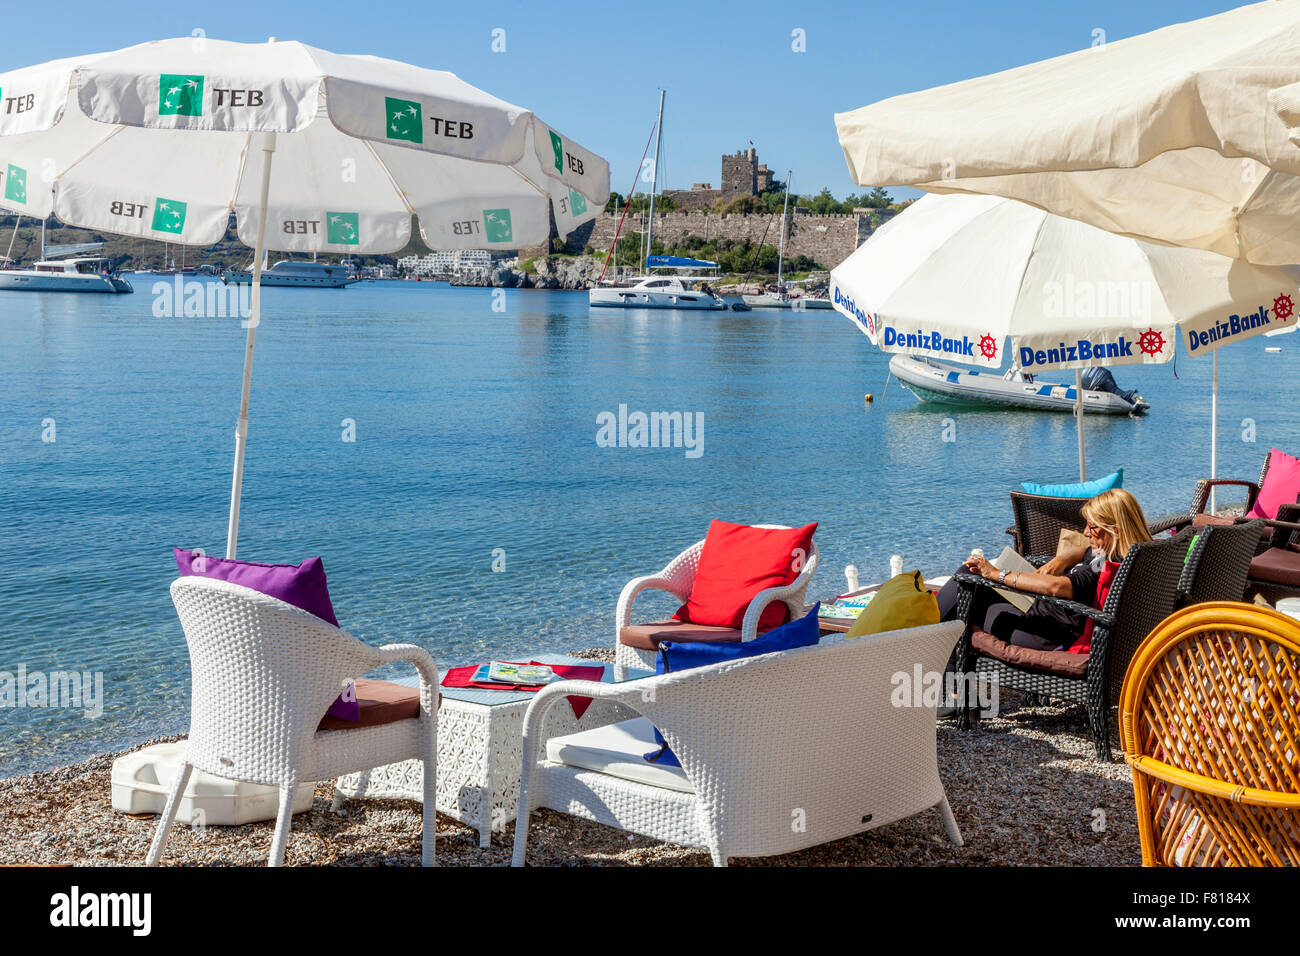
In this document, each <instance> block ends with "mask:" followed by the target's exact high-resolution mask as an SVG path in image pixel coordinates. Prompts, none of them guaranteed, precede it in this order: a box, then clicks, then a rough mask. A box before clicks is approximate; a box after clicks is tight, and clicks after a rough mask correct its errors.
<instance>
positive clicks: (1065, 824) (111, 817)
mask: <svg viewBox="0 0 1300 956" xmlns="http://www.w3.org/2000/svg"><path fill="white" fill-rule="evenodd" d="M580 653H581V656H585V657H591V658H597V659H603V658H607V657H609V656H610V652H609V651H608V650H604V649H602V650H597V651H588V652H580ZM166 739H176V738H166ZM157 742H159V741H147V742H146V743H143V744H140V745H139V747H144V746H148V745H149V744H152V743H157ZM139 747H135V748H131V749H132V750H135V749H139ZM938 749H939V770H940V774H941V776H942V778H943V781H944V785H945V787H946V789H947V792H948V798H949V800H950V802H951V803H952V807H953V812H954V813H955V814H956V817H957V821H958V824H959V825H960V826H961V829H962V834H963V837H964V838H965V846H963V847H957V846H954V845H953V844H951V843H949V842H948V841H947V840H946V839H945V838H944V837H943V827H942V824H941V823H940V821H939V815H938V813H937V812H936V811H934V810H930V811H926V812H925V813H920V814H917V815H916V816H914V817H910V818H908V819H905V820H901V821H899V822H897V823H893V824H890V825H889V826H885V827H881V828H880V829H878V830H872V831H870V832H868V833H862V834H859V835H857V836H853V837H848V838H846V839H843V840H837V841H835V842H834V843H828V844H825V845H823V846H818V847H812V848H810V849H807V850H802V851H800V852H798V853H790V854H787V855H785V856H779V857H765V858H761V859H752V860H751V859H739V860H735V861H733V863H734V864H736V865H751V866H954V865H957V866H1011V865H1016V866H1042V865H1057V866H1137V865H1138V864H1140V862H1141V852H1140V849H1139V845H1138V837H1137V822H1136V819H1135V817H1134V812H1133V784H1132V777H1131V775H1130V773H1129V769H1128V767H1127V765H1125V764H1124V763H1122V762H1121V763H1109V764H1103V763H1098V762H1097V761H1096V760H1095V759H1093V751H1092V741H1091V738H1090V735H1089V731H1088V722H1087V715H1086V713H1085V711H1084V709H1083V708H1082V707H1081V706H1077V705H1056V706H1050V705H1048V706H1030V705H1029V704H1027V703H1026V702H1025V701H1024V700H1023V699H1022V698H1020V697H1019V695H1016V694H1015V693H1014V692H1004V695H1003V699H1002V701H1001V709H1000V713H999V716H997V717H993V718H990V719H987V720H984V721H981V723H980V726H979V727H978V728H977V729H975V730H970V731H962V730H960V729H958V728H957V726H956V722H955V721H954V720H948V719H945V720H941V721H939V726H938ZM124 752H129V751H124ZM118 756H120V754H103V755H100V756H98V757H93V758H91V759H90V760H86V761H83V762H81V763H78V764H73V765H72V766H69V767H61V768H58V769H55V770H47V771H42V772H39V773H33V774H27V775H24V776H20V777H11V778H9V779H5V780H0V864H32V863H39V864H56V865H57V864H72V865H77V866H139V865H142V864H143V862H144V858H145V854H146V852H147V851H148V848H149V841H150V839H151V838H152V836H153V832H154V827H155V825H156V823H157V818H156V817H154V816H152V815H139V816H135V817H131V816H127V815H126V814H123V813H118V812H116V811H114V810H113V809H112V805H111V794H110V786H109V779H110V774H111V772H112V766H113V761H114V760H115V759H116V758H117V757H118ZM333 790H334V787H333V784H331V783H327V782H326V783H321V784H319V785H318V786H317V788H316V794H315V799H314V801H313V803H312V807H311V809H310V810H308V811H306V812H305V813H302V814H299V815H297V816H295V817H294V821H293V830H292V832H291V834H290V837H289V843H288V847H287V850H286V854H285V864H286V865H291V866H292V865H298V866H325V865H329V866H418V865H419V862H420V832H421V831H420V826H421V823H420V820H421V813H420V805H419V804H418V803H414V802H411V801H402V800H355V801H349V802H348V803H347V804H346V805H345V806H344V808H343V810H342V811H341V812H339V813H335V812H333V811H332V810H330V800H331V798H332V796H333ZM272 829H273V824H272V823H271V822H269V821H268V822H263V823H252V824H247V825H245V826H237V827H216V826H211V827H207V828H206V829H205V830H201V831H200V830H195V829H191V828H190V827H187V826H177V827H176V828H175V829H174V830H173V831H172V838H171V842H170V843H169V845H168V849H167V855H166V856H165V857H164V859H163V862H164V863H165V864H167V865H173V866H184V865H189V866H261V865H263V864H265V862H266V855H267V852H268V850H269V848H270V843H271V833H272ZM513 838H514V821H513V820H511V821H509V822H508V823H507V824H506V825H505V827H504V828H503V829H502V831H501V832H500V833H498V834H496V835H494V837H493V840H492V845H491V846H490V847H488V848H485V849H484V848H480V847H479V845H478V838H477V834H476V833H475V832H474V831H472V830H471V829H470V828H469V827H467V826H465V825H463V824H460V823H457V822H455V821H454V820H451V819H450V818H448V817H444V816H441V815H439V817H438V843H437V860H438V863H439V865H442V866H505V865H508V864H509V862H510V851H511V844H512V841H513ZM528 862H529V864H530V865H533V866H611V865H614V866H618V865H638V866H707V865H709V862H710V861H709V856H708V854H707V853H705V852H704V851H701V850H693V849H689V848H686V847H677V846H670V845H668V844H664V843H658V842H656V841H654V840H649V839H646V838H644V837H639V836H635V835H632V834H628V833H624V832H621V831H618V830H613V829H610V828H608V827H604V826H601V825H599V824H595V823H588V822H585V821H582V820H578V819H576V818H574V817H569V816H566V815H564V814H559V813H553V812H551V811H539V812H538V813H537V814H535V815H534V816H533V822H532V826H531V828H530V837H529V852H528Z"/></svg>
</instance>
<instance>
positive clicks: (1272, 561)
mask: <svg viewBox="0 0 1300 956" xmlns="http://www.w3.org/2000/svg"><path fill="white" fill-rule="evenodd" d="M1250 576H1251V577H1252V578H1254V579H1255V580H1257V581H1269V582H1272V583H1273V584H1285V585H1287V586H1289V587H1295V588H1300V554H1296V553H1295V552H1294V551H1288V550H1287V549H1286V548H1269V549H1268V550H1267V551H1265V552H1264V553H1263V554H1257V555H1255V558H1254V560H1253V561H1251V562H1250Z"/></svg>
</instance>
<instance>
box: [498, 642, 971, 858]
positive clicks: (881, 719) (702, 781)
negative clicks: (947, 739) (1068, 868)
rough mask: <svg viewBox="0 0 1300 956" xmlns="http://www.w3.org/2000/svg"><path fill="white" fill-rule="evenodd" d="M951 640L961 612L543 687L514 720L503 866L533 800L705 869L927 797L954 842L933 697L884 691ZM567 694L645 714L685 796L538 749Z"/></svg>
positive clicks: (524, 833)
mask: <svg viewBox="0 0 1300 956" xmlns="http://www.w3.org/2000/svg"><path fill="white" fill-rule="evenodd" d="M960 636H961V623H960V622H949V623H944V624H934V625H929V626H927V627H919V628H911V629H908V630H901V631H893V632H889V633H885V634H880V635H876V636H872V637H865V638H854V639H849V640H843V639H825V638H824V639H823V643H822V644H819V645H817V646H815V647H806V648H799V649H797V650H791V651H782V652H780V653H775V654H764V655H761V656H758V657H751V658H746V659H742V660H739V661H729V662H725V663H721V664H713V665H710V666H708V667H700V668H695V669H692V670H686V671H680V672H677V673H669V674H661V675H659V676H656V677H646V678H642V679H640V680H632V681H625V682H623V683H622V684H618V683H615V684H599V683H593V682H589V681H564V682H562V683H557V684H553V685H551V686H550V687H546V688H544V689H543V690H542V691H541V692H539V693H538V695H537V698H536V699H535V700H534V701H533V702H532V703H531V704H530V705H529V707H528V713H527V716H526V717H525V721H524V765H523V777H522V782H521V785H520V794H519V815H518V819H517V820H516V823H515V848H514V861H513V862H514V865H516V866H522V865H523V863H524V857H525V853H526V850H527V846H528V816H529V813H530V811H532V810H534V809H537V808H539V807H547V808H550V809H552V810H558V811H560V812H562V813H568V814H571V815H573V816H577V817H582V818H584V819H587V820H594V821H596V822H598V823H603V824H606V825H607V826H612V827H617V828H619V829H622V830H630V831H632V832H634V833H640V834H642V835H644V836H648V837H652V838H654V839H657V840H663V841H665V842H669V843H676V844H681V845H684V846H696V847H703V848H707V849H708V851H709V853H710V855H711V856H712V858H713V862H714V864H715V865H717V866H725V865H726V863H727V859H728V857H743V856H773V855H776V854H780V853H789V852H792V851H794V850H800V849H803V848H805V847H809V846H815V845H817V844H820V843H827V842H829V841H831V840H838V839H841V838H843V837H847V836H851V835H852V834H855V833H861V832H863V831H865V830H871V829H874V828H875V827H880V826H884V825H886V824H889V823H892V822H894V821H896V820H900V819H902V818H904V817H908V816H911V815H913V814H915V813H919V812H920V811H922V810H925V809H927V808H929V807H938V809H939V813H940V816H941V818H942V820H943V823H944V826H945V828H946V830H947V833H948V836H949V838H951V839H952V841H953V842H954V843H956V844H957V845H959V846H960V845H961V842H962V839H961V831H960V830H959V829H958V828H957V822H956V819H955V818H954V817H953V814H952V810H951V808H950V807H949V805H948V798H947V796H946V795H945V793H944V789H943V784H942V782H941V781H940V779H939V767H938V760H937V755H936V751H935V736H936V730H935V727H936V724H935V708H934V707H933V706H930V707H923V706H894V704H893V699H892V698H893V694H894V691H895V681H897V680H898V679H899V678H898V675H900V674H901V675H903V676H904V677H905V678H906V679H907V680H908V681H911V680H912V679H913V676H914V673H915V668H916V667H917V666H918V665H919V667H920V669H921V670H922V672H924V673H942V672H943V668H944V663H945V661H947V659H948V655H949V654H950V653H951V652H952V649H953V646H954V645H955V644H956V642H957V639H958V637H960ZM918 693H919V691H918ZM568 694H580V695H583V696H587V697H593V698H597V699H602V700H612V701H616V702H618V703H621V704H624V705H626V706H627V707H629V708H631V709H633V710H635V711H638V712H639V713H641V714H642V715H644V716H645V717H646V718H648V719H649V720H650V721H651V722H652V723H653V724H654V726H655V727H657V728H658V729H659V731H660V732H661V733H662V734H663V736H664V739H665V740H667V741H668V744H669V746H670V747H672V749H673V752H674V753H675V754H676V755H677V758H678V759H679V760H680V761H681V766H682V770H683V771H684V772H685V776H686V781H687V783H689V789H692V790H693V792H684V791H683V790H678V789H669V788H667V787H661V786H654V785H649V784H647V783H642V782H637V781H633V780H629V779H625V778H624V777H620V776H614V775H612V774H610V773H605V772H601V771H597V770H589V769H580V768H578V767H574V766H568V765H566V764H563V763H559V762H553V761H550V760H547V759H540V760H539V755H543V756H544V752H545V743H546V742H545V741H543V740H540V739H539V737H540V736H541V735H540V728H541V727H542V720H543V718H544V716H545V714H546V711H547V709H548V708H550V707H552V706H554V705H556V704H559V703H561V702H563V701H564V698H565V696H566V695H568ZM633 759H636V758H635V757H634V758H633Z"/></svg>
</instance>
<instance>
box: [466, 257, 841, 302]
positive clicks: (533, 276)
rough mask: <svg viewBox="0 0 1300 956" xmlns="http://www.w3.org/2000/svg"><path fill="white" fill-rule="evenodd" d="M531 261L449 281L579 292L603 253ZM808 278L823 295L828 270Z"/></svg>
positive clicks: (729, 287)
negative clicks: (528, 264)
mask: <svg viewBox="0 0 1300 956" xmlns="http://www.w3.org/2000/svg"><path fill="white" fill-rule="evenodd" d="M531 261H532V269H531V270H529V271H524V270H523V269H520V268H517V267H511V266H506V265H495V266H493V267H492V268H490V269H469V270H466V271H464V272H461V273H459V274H457V275H455V276H452V277H451V279H450V280H449V284H450V285H456V286H476V287H481V288H482V287H485V288H493V289H557V290H562V291H580V290H583V289H587V288H589V287H590V286H591V285H592V283H594V282H595V281H596V280H597V279H598V278H599V277H600V273H601V270H602V269H603V268H604V266H605V257H604V256H572V257H571V256H539V257H538V258H536V259H533V260H531ZM811 279H812V280H813V281H811V282H808V283H807V284H806V285H805V286H804V289H805V291H806V292H807V293H808V294H809V295H824V294H825V292H826V289H827V288H828V286H829V283H830V273H814V274H813V275H812V276H811ZM709 281H710V282H713V281H715V280H713V279H710V280H709ZM715 288H716V291H718V292H719V293H721V294H722V295H759V294H760V293H762V292H763V291H764V290H763V286H762V284H761V283H758V282H747V283H743V284H742V283H729V284H721V285H716V286H715Z"/></svg>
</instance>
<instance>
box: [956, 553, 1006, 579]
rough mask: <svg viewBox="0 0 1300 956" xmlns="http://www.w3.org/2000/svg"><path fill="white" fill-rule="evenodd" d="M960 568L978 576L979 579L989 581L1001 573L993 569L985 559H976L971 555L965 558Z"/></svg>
mask: <svg viewBox="0 0 1300 956" xmlns="http://www.w3.org/2000/svg"><path fill="white" fill-rule="evenodd" d="M962 567H963V568H965V569H966V570H967V571H971V572H973V573H975V574H978V575H979V576H980V577H982V578H987V579H988V580H990V581H991V580H993V579H994V578H996V577H997V576H998V574H1000V573H1001V572H999V571H998V569H997V568H995V567H993V564H992V562H991V561H989V560H988V559H987V558H982V557H978V556H976V555H971V556H970V557H969V558H967V559H966V561H965V563H964V564H963V565H962Z"/></svg>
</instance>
